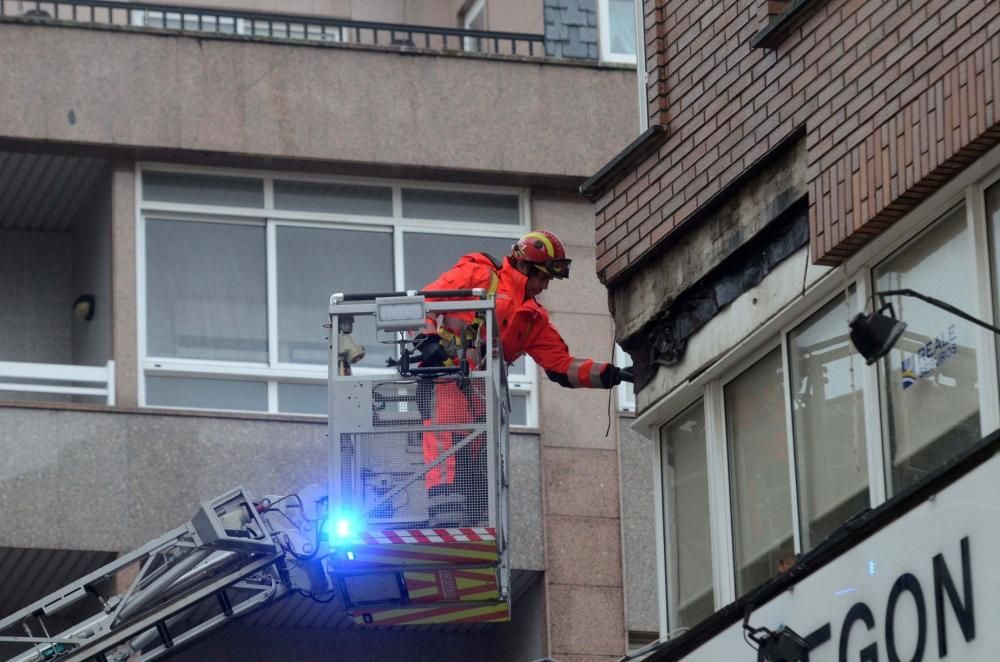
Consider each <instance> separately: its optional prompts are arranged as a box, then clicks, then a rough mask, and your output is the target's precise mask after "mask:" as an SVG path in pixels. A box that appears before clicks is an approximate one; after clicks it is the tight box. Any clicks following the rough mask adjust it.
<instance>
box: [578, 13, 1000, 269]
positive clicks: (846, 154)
mask: <svg viewBox="0 0 1000 662" xmlns="http://www.w3.org/2000/svg"><path fill="white" fill-rule="evenodd" d="M783 9H785V6H784V4H783V3H781V2H775V1H774V0H722V1H716V2H704V1H703V0H670V1H669V2H667V1H666V0H646V2H645V16H646V54H647V71H649V72H650V73H649V82H648V90H647V97H648V101H649V106H648V111H649V117H650V123H651V124H657V123H659V124H662V125H664V126H665V127H666V131H665V132H664V135H666V136H667V137H666V139H665V140H664V141H663V142H662V144H660V145H659V148H658V149H657V150H656V151H655V152H653V153H652V154H651V155H649V156H647V157H646V158H645V159H644V160H643V161H641V162H640V163H639V164H638V166H636V167H635V168H634V169H632V170H630V171H629V172H628V173H627V175H625V176H624V177H623V178H622V179H620V180H619V181H618V182H617V183H616V184H615V185H614V186H613V187H612V188H610V189H608V190H606V191H605V192H604V193H603V194H602V195H601V197H600V198H599V199H598V200H597V219H596V231H597V235H596V239H597V256H598V257H597V270H598V273H599V275H600V276H601V278H602V280H603V281H604V282H606V283H607V282H611V281H614V280H615V279H616V278H617V277H619V276H621V275H622V274H624V273H625V271H626V270H628V269H629V267H630V266H632V265H634V264H636V263H637V262H638V261H640V260H642V259H644V258H645V257H648V256H649V255H651V254H652V251H653V249H654V247H655V246H657V245H658V244H659V243H660V242H661V241H663V240H664V238H666V237H668V236H669V235H670V234H671V233H672V232H674V231H675V230H676V229H677V228H680V227H683V225H684V223H685V221H686V220H688V219H689V218H691V217H692V215H693V214H694V213H695V212H696V211H697V210H698V209H699V208H701V207H702V206H704V205H705V204H706V203H708V202H709V201H711V200H712V199H713V196H717V195H719V194H720V192H722V191H723V190H724V189H725V187H726V186H727V185H729V184H731V183H733V182H734V181H736V180H737V179H738V178H739V177H740V175H741V174H743V173H744V172H745V171H746V170H748V169H750V168H752V166H753V165H754V164H755V163H757V162H759V161H760V160H761V159H764V158H766V155H767V154H768V152H769V151H770V150H771V149H772V148H774V147H775V146H777V145H778V144H779V143H781V142H782V141H783V140H785V139H786V138H788V137H789V136H790V135H792V134H793V132H795V131H796V130H798V129H800V128H804V131H805V136H806V142H807V163H808V169H807V173H806V178H807V181H808V191H809V216H810V224H811V238H810V243H811V247H812V258H813V260H814V261H815V262H817V263H821V264H837V263H839V262H840V261H842V260H843V259H844V258H845V257H846V256H848V255H850V254H851V253H852V252H853V251H855V250H857V248H858V247H859V246H860V245H862V244H863V243H865V241H867V240H868V239H870V238H871V237H872V236H874V235H877V234H878V233H879V232H881V231H882V230H883V229H884V228H885V227H887V226H888V225H890V224H891V223H892V222H893V221H894V220H895V219H897V218H899V217H900V216H902V215H903V214H905V213H906V212H907V211H908V210H910V209H912V208H913V207H914V206H915V205H916V204H918V203H919V202H920V201H921V200H923V199H924V198H926V197H927V196H928V195H929V194H930V193H932V192H933V191H935V190H936V189H937V188H939V187H940V186H941V185H942V184H943V183H944V182H946V181H947V180H948V179H949V178H951V177H952V176H954V174H955V173H956V172H958V171H959V170H961V169H962V168H963V167H965V166H966V165H967V164H968V163H971V162H972V161H973V160H975V159H976V157H977V156H978V155H979V154H981V153H982V152H984V151H985V150H986V149H988V148H989V147H990V146H992V145H995V144H997V143H998V142H1000V2H998V1H997V0H962V1H957V0H899V1H898V2H897V1H896V0H886V1H883V0H796V2H793V3H791V4H790V5H788V7H787V9H785V10H786V11H788V12H789V15H790V14H791V13H792V12H797V16H798V17H799V19H798V21H797V22H796V24H795V27H793V28H792V29H791V30H790V32H789V33H788V34H786V35H784V36H781V37H780V38H777V39H774V40H772V41H775V42H776V43H775V46H774V48H773V49H768V48H760V47H757V48H754V47H752V46H751V42H752V41H753V40H754V38H755V36H756V35H758V33H760V31H761V30H762V29H763V28H764V27H766V26H767V25H768V24H769V22H770V21H781V20H782V18H786V19H787V18H788V16H783V15H781V14H777V15H775V12H780V11H782V10H783ZM775 25H778V24H775Z"/></svg>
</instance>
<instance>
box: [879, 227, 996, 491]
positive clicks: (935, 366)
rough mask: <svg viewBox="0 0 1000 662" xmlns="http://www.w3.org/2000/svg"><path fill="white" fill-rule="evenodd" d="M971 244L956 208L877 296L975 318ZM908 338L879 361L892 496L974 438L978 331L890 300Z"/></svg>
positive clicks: (907, 254) (889, 269)
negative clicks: (900, 292)
mask: <svg viewBox="0 0 1000 662" xmlns="http://www.w3.org/2000/svg"><path fill="white" fill-rule="evenodd" d="M974 264H975V260H974V259H973V252H972V244H971V238H970V236H969V232H968V228H967V226H966V220H965V210H964V208H962V207H960V208H958V209H956V210H955V211H954V212H953V213H951V214H950V215H949V216H948V217H947V218H946V219H945V220H944V221H943V222H941V223H939V224H938V225H936V226H935V227H934V228H932V229H931V230H930V231H929V232H927V233H926V234H924V235H923V236H921V237H920V238H919V239H917V240H915V241H913V242H911V243H910V244H909V245H907V246H906V247H905V248H904V249H903V250H901V251H900V252H899V253H897V254H896V255H894V256H893V257H891V258H889V259H888V260H887V261H885V262H884V263H882V264H881V265H879V266H878V268H877V269H876V270H875V278H876V281H877V289H878V290H888V289H901V288H910V289H913V290H916V291H917V292H920V293H921V294H926V295H928V296H932V297H937V298H939V299H944V300H945V301H947V302H948V303H950V304H952V305H953V306H956V307H958V308H960V309H962V310H966V311H974V310H976V299H975V297H976V291H975V287H976V282H975V273H974V271H973V270H974ZM886 300H887V301H888V302H890V303H892V305H893V308H894V310H895V313H896V317H897V318H899V319H900V320H903V321H904V322H906V325H907V326H906V331H905V332H904V333H903V335H902V337H901V338H900V339H899V341H897V342H896V345H895V347H894V348H893V350H892V351H891V352H889V354H888V355H887V356H886V357H885V358H884V359H883V372H882V374H883V375H884V381H885V383H884V385H883V392H884V393H885V402H884V405H883V406H884V414H883V424H884V425H885V426H886V428H887V436H888V440H889V450H890V455H891V459H892V473H891V490H892V493H897V492H899V491H900V490H902V489H904V488H906V487H907V486H909V485H912V484H913V483H915V482H917V481H918V480H920V479H921V478H923V477H924V476H926V475H927V474H928V473H930V472H932V471H934V470H935V469H937V468H939V467H940V466H941V465H942V464H943V463H944V462H946V461H947V460H949V459H950V458H952V457H954V456H955V454H956V453H958V452H959V451H961V450H962V449H964V448H966V447H968V446H969V445H971V444H972V443H974V442H975V441H977V440H978V439H979V438H980V429H979V427H980V426H979V393H978V390H979V386H978V384H977V381H978V377H979V376H978V371H977V366H976V337H977V335H978V334H977V328H976V326H975V325H973V324H972V323H970V322H966V321H964V320H962V319H960V318H958V317H956V316H955V315H952V314H951V313H949V312H946V311H944V310H941V309H940V308H937V307H935V306H931V305H930V304H928V303H925V302H923V301H920V300H919V299H914V298H912V297H888V298H887V299H886Z"/></svg>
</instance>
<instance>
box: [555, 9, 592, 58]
mask: <svg viewBox="0 0 1000 662" xmlns="http://www.w3.org/2000/svg"><path fill="white" fill-rule="evenodd" d="M545 54H546V55H547V56H549V57H564V58H571V59H577V60H596V59H597V0H545Z"/></svg>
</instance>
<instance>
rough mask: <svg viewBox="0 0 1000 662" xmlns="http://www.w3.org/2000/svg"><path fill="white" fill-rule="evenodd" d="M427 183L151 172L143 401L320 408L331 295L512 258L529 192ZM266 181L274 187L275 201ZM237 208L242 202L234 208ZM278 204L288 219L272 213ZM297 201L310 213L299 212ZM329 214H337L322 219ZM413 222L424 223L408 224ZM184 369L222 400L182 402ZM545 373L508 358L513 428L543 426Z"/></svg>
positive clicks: (147, 182) (363, 330)
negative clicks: (539, 380) (176, 206)
mask: <svg viewBox="0 0 1000 662" xmlns="http://www.w3.org/2000/svg"><path fill="white" fill-rule="evenodd" d="M178 16H179V14H178ZM241 20H242V19H241ZM297 25H298V24H291V26H292V27H295V26H297ZM293 32H294V30H293ZM162 167H163V168H165V167H166V166H162ZM359 182H360V183H359ZM418 187H419V184H418V183H416V182H414V183H413V184H411V185H410V186H407V187H404V186H403V185H401V184H399V183H386V182H385V181H384V180H372V181H371V182H367V181H364V182H362V181H361V180H357V181H355V180H352V181H345V182H342V181H337V180H336V179H335V178H331V181H296V180H295V179H294V175H291V174H288V175H285V176H282V177H272V176H259V177H258V176H255V175H254V173H253V172H249V173H248V174H247V175H241V174H239V173H226V174H212V173H211V171H208V172H204V173H202V172H197V173H193V172H172V171H166V170H156V169H154V170H144V171H143V172H142V174H141V181H140V186H139V193H140V196H139V201H138V202H139V208H140V212H141V216H140V218H141V221H140V223H141V228H142V233H143V234H144V247H143V256H142V257H143V259H142V260H141V264H140V265H139V268H140V272H141V275H142V279H143V281H144V294H145V296H144V297H143V298H144V302H143V303H144V310H143V315H142V320H141V321H142V327H143V328H142V333H143V336H144V345H145V347H144V353H143V356H142V357H141V362H142V370H143V377H142V378H143V380H144V381H143V383H144V384H147V385H148V386H149V390H148V398H144V400H143V404H148V405H151V406H156V405H159V406H178V407H186V406H190V407H196V408H199V409H212V408H217V409H237V410H239V409H245V408H247V407H249V408H250V409H254V410H259V411H270V412H272V413H275V412H287V413H296V414H315V415H322V414H323V413H324V412H325V411H326V406H327V405H326V396H325V395H323V393H324V392H325V387H324V386H322V384H323V383H325V381H326V379H325V371H326V370H325V369H326V364H327V361H328V356H327V352H328V351H329V344H328V341H329V337H330V330H329V329H328V328H327V324H328V322H329V319H328V312H327V311H328V302H329V299H330V295H331V294H333V293H335V292H338V291H340V292H345V293H355V294H357V293H365V292H387V291H393V290H395V289H397V285H399V284H400V283H399V281H400V280H401V279H402V280H405V281H406V284H405V287H407V288H409V289H416V288H419V287H422V286H423V285H425V284H427V283H428V282H429V281H431V280H433V279H434V278H436V277H437V276H438V275H439V274H440V273H441V272H442V271H444V270H446V269H448V268H449V267H451V266H452V265H453V264H454V262H455V261H456V260H457V259H458V257H460V256H461V255H463V254H466V253H471V252H476V251H483V252H489V253H491V254H493V255H494V256H496V257H498V258H502V257H503V256H504V255H506V254H507V253H508V252H509V250H510V246H511V244H512V243H513V242H514V241H515V240H516V237H517V236H518V235H520V234H521V233H523V231H524V229H523V227H522V223H521V216H520V211H521V205H520V201H521V194H520V193H519V192H516V191H515V192H510V191H499V192H496V193H490V192H469V191H442V190H433V191H427V190H424V189H420V188H418ZM265 190H268V191H272V192H273V195H268V196H267V199H266V200H265V195H264V193H265ZM397 199H403V200H404V201H405V208H406V209H407V210H409V212H410V213H411V214H413V215H414V216H412V217H411V218H417V217H420V216H430V217H431V218H426V217H425V218H420V219H419V220H418V221H416V222H415V221H413V220H405V219H403V208H404V205H399V204H396V202H395V201H396V200H397ZM157 203H183V204H186V205H191V211H192V212H197V214H198V217H197V218H195V217H193V216H192V217H190V218H185V219H184V220H180V219H179V218H176V217H175V218H164V216H168V215H173V212H170V213H168V212H164V211H159V210H156V209H155V206H156V204H157ZM220 206H221V207H226V208H229V209H223V210H221V212H222V213H223V214H225V216H222V215H221V214H220V210H219V209H218V207H220ZM233 207H240V208H241V210H240V213H239V215H238V217H237V216H236V215H235V214H234V213H233V211H232V208H233ZM274 209H280V210H282V212H283V214H282V215H283V216H284V218H281V219H276V218H274V216H275V213H274ZM186 212H187V210H185V214H186ZM299 212H308V213H309V214H312V215H307V214H305V213H303V214H301V216H302V218H295V217H293V216H292V215H293V214H298V213H299ZM332 214H337V216H336V217H333V216H329V218H326V219H323V218H321V217H320V216H319V215H332ZM511 214H513V216H511ZM373 217H377V220H376V221H375V222H374V223H373ZM436 219H443V220H461V221H463V222H464V223H465V226H463V227H462V228H458V226H456V225H454V224H451V225H450V227H448V230H447V232H445V231H444V230H445V228H446V225H447V224H446V223H440V222H437V220H436ZM327 221H329V222H327ZM498 223H509V225H504V226H500V225H497V224H498ZM415 226H418V227H419V231H415V232H410V231H409V230H410V229H411V228H415ZM424 228H426V229H424ZM435 232H440V234H435ZM483 233H488V234H498V233H499V234H504V235H506V236H504V237H483V236H481V235H482V234H483ZM397 242H399V243H401V245H402V247H403V250H402V251H397V250H396V245H397ZM400 253H401V254H400ZM272 288H273V289H272ZM352 337H353V339H354V340H355V341H356V342H357V343H358V344H361V345H364V347H365V350H366V355H365V357H364V359H363V360H362V361H361V362H360V364H359V365H358V367H359V368H361V369H369V370H370V369H382V370H384V369H386V364H385V361H386V358H388V357H389V356H390V355H391V354H394V353H395V345H394V344H391V343H390V342H388V341H389V340H390V336H389V334H381V340H382V342H379V339H380V338H379V337H377V335H376V332H375V325H374V319H373V318H372V317H370V316H362V317H359V318H358V319H357V320H356V322H355V326H354V330H353V332H352ZM292 365H294V366H295V371H294V373H290V372H289V371H288V369H289V368H290V367H291V366H292ZM177 374H182V375H184V378H185V379H188V380H196V381H193V382H190V383H191V384H193V385H194V386H197V387H201V388H204V387H206V385H209V386H210V385H212V384H214V383H215V382H221V386H220V395H219V397H220V398H221V399H219V400H218V402H219V403H221V404H217V405H213V404H211V403H212V402H214V401H212V400H209V399H206V400H203V401H200V404H199V401H198V400H197V399H192V398H189V399H188V400H184V397H185V394H184V393H181V392H180V391H181V390H182V389H183V387H184V385H185V384H188V382H184V381H177V379H176V378H175V377H174V375H177ZM292 375H294V376H292ZM150 379H153V381H149V380H150ZM157 380H159V381H157ZM199 380H200V381H199ZM248 380H249V381H252V382H253V383H254V384H256V386H255V387H254V388H253V389H252V391H253V393H252V397H251V395H250V394H249V392H247V393H245V394H244V395H245V396H246V397H236V396H235V395H233V394H234V393H236V392H237V389H238V387H239V386H240V385H241V384H244V385H245V384H246V383H249V381H248ZM283 380H293V381H294V383H286V382H285V381H283ZM535 380H536V375H535V367H534V363H532V362H531V361H530V360H526V359H523V358H522V359H521V360H519V361H518V362H517V363H516V364H515V365H514V366H512V367H511V371H510V381H511V384H512V385H513V386H514V387H516V389H518V390H519V393H518V394H517V396H516V398H515V402H514V407H515V411H514V417H515V420H514V424H515V425H534V424H535V421H536V419H537V407H538V404H537V402H538V399H537V392H536V390H535V389H536V381H535ZM258 387H259V388H258ZM260 389H263V390H260ZM261 393H263V395H261ZM185 402H187V403H189V404H185ZM249 402H253V403H255V404H254V405H253V406H252V407H251V406H250V405H248V404H246V403H249Z"/></svg>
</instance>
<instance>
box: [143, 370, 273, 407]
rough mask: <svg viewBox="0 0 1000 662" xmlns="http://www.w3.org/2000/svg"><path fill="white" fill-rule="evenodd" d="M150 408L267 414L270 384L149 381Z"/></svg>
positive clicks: (187, 379)
mask: <svg viewBox="0 0 1000 662" xmlns="http://www.w3.org/2000/svg"><path fill="white" fill-rule="evenodd" d="M146 404H147V405H149V406H150V407H157V406H159V407H189V408H191V409H235V410H237V411H267V382H249V381H237V380H233V379H201V378H191V377H156V376H152V375H150V376H148V377H146Z"/></svg>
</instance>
